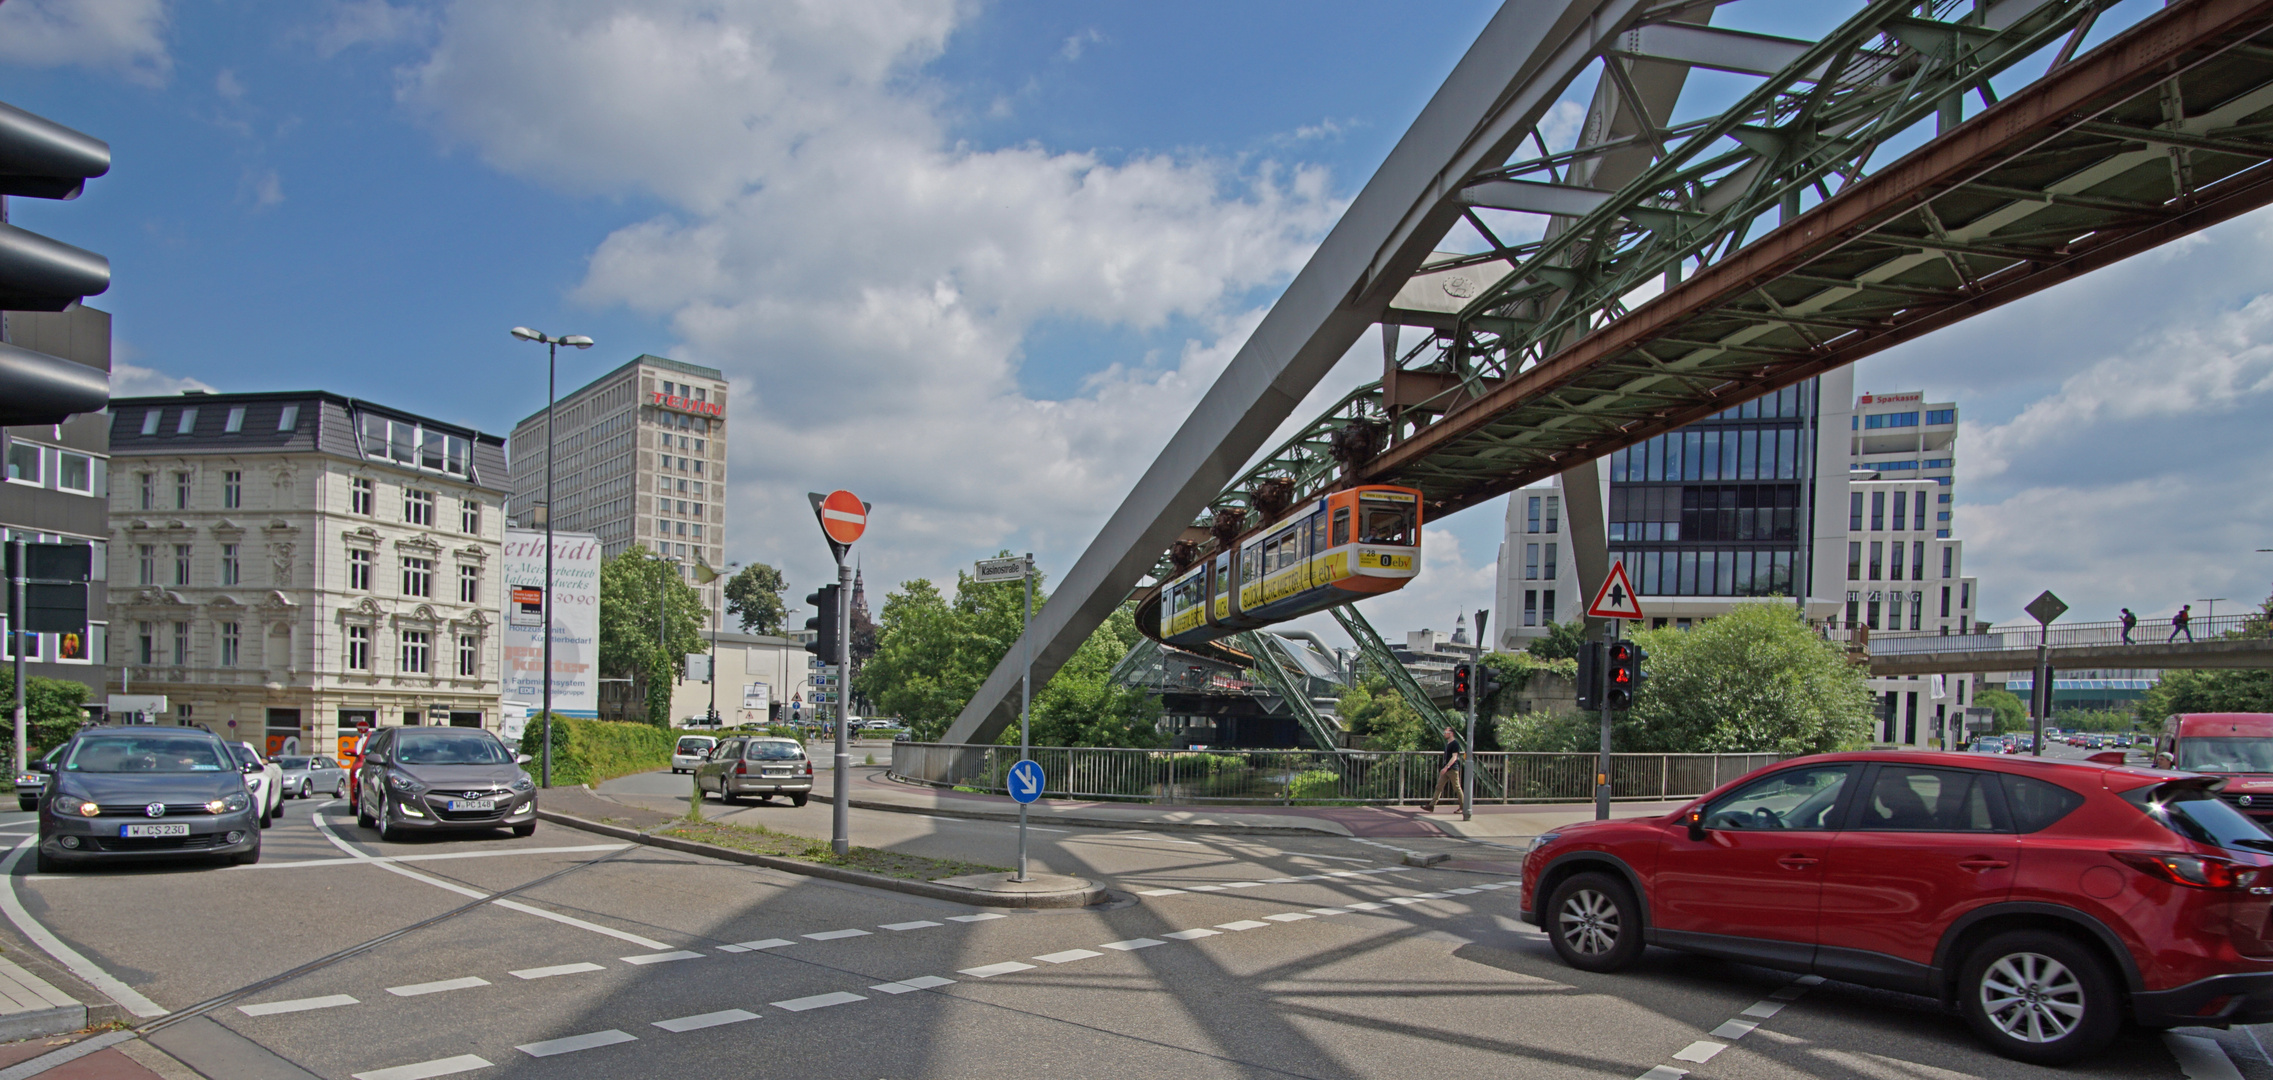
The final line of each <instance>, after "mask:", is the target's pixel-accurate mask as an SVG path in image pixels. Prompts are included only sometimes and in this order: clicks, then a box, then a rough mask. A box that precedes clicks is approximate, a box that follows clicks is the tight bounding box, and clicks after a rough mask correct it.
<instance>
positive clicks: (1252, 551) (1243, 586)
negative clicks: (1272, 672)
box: [1160, 486, 1421, 647]
mask: <svg viewBox="0 0 2273 1080" xmlns="http://www.w3.org/2000/svg"><path fill="white" fill-rule="evenodd" d="M1420 568H1421V493H1420V492H1418V491H1415V490H1413V489H1412V488H1405V487H1385V486H1372V487H1355V488H1350V489H1348V490H1345V491H1337V492H1334V493H1332V494H1330V495H1326V496H1324V497H1322V498H1318V499H1313V500H1311V501H1309V502H1306V503H1304V504H1302V505H1301V506H1300V507H1297V508H1296V509H1294V510H1293V511H1290V512H1289V513H1288V514H1287V515H1286V516H1285V517H1283V518H1280V519H1279V520H1277V521H1275V522H1272V523H1271V524H1269V525H1267V526H1265V527H1263V528H1261V529H1257V530H1255V531H1254V532H1252V533H1249V534H1247V535H1246V536H1244V537H1241V538H1240V539H1239V541H1238V542H1237V543H1236V544H1235V545H1233V546H1232V548H1231V549H1230V550H1226V551H1219V552H1216V553H1214V554H1212V555H1210V556H1209V557H1208V558H1206V559H1205V560H1202V561H1201V562H1199V563H1197V564H1195V565H1193V566H1192V567H1190V568H1189V569H1186V570H1184V571H1183V572H1182V573H1179V574H1177V575H1176V576H1175V577H1172V578H1170V579H1168V582H1167V583H1166V584H1165V585H1163V586H1161V590H1160V640H1161V641H1164V642H1167V643H1168V644H1170V645H1182V646H1186V647H1190V646H1195V645H1200V644H1203V643H1206V642H1209V641H1214V640H1215V639H1217V638H1221V637H1228V636H1230V635H1232V634H1236V633H1239V632H1240V631H1243V630H1254V629H1256V628H1258V627H1263V626H1268V625H1270V624H1272V623H1276V622H1283V621H1285V620H1287V619H1292V618H1295V617H1296V616H1300V615H1308V614H1310V613H1311V612H1314V611H1324V610H1325V609H1327V608H1330V607H1333V606H1335V605H1337V604H1346V603H1349V602H1350V601H1352V600H1359V599H1363V598H1365V597H1368V596H1375V595H1379V594H1381V593H1385V592H1395V591H1397V590H1398V589H1402V588H1404V587H1405V583H1406V582H1408V581H1411V580H1412V579H1413V575H1414V574H1416V573H1419V572H1420Z"/></svg>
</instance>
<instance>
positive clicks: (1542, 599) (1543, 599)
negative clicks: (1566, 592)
mask: <svg viewBox="0 0 2273 1080" xmlns="http://www.w3.org/2000/svg"><path fill="white" fill-rule="evenodd" d="M1539 617H1540V618H1542V619H1545V620H1547V625H1549V626H1553V625H1554V624H1555V590H1553V589H1548V590H1546V591H1544V592H1541V593H1540V594H1539Z"/></svg>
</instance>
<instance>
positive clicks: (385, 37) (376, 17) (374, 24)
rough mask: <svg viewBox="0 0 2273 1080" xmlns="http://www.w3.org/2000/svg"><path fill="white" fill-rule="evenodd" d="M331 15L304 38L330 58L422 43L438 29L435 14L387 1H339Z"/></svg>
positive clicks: (307, 32)
mask: <svg viewBox="0 0 2273 1080" xmlns="http://www.w3.org/2000/svg"><path fill="white" fill-rule="evenodd" d="M327 14H328V15H329V18H327V19H326V20H325V21H324V22H323V23H322V24H321V25H320V26H317V27H314V28H312V29H311V30H308V31H306V32H304V33H303V35H302V36H304V37H306V38H308V39H309V40H311V41H312V42H313V43H314V44H315V47H316V52H317V54H318V55H320V56H324V57H327V58H328V57H332V56H337V55H339V54H340V53H341V52H343V51H345V50H347V49H350V48H353V47H355V46H357V45H391V44H395V43H397V42H403V41H416V40H420V39H422V38H425V37H426V36H427V35H428V34H430V33H432V31H433V29H434V14H433V12H431V11H428V10H426V9H424V8H419V7H413V6H411V5H408V4H404V5H399V6H398V5H395V4H390V3H388V2H387V0H339V2H337V3H334V4H332V6H331V10H330V11H329V12H328V13H327Z"/></svg>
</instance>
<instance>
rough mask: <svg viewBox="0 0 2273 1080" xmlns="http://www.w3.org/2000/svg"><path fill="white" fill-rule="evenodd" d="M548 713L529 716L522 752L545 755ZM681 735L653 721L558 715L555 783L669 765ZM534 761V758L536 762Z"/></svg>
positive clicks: (592, 781)
mask: <svg viewBox="0 0 2273 1080" xmlns="http://www.w3.org/2000/svg"><path fill="white" fill-rule="evenodd" d="M544 730H545V725H544V717H542V716H534V717H530V718H529V726H528V728H527V730H525V731H523V732H522V734H521V752H522V753H524V754H527V755H529V756H530V757H533V758H537V759H539V760H542V759H543V755H544ZM677 742H678V734H677V733H676V732H672V731H668V730H666V729H663V728H659V727H656V726H654V725H652V724H636V723H617V722H612V721H607V720H584V719H579V718H576V717H572V716H555V717H553V721H552V782H553V784H554V786H556V787H557V786H560V785H565V784H596V783H599V782H600V781H602V780H611V779H614V778H616V777H618V776H628V775H630V774H632V773H638V772H650V771H652V770H655V769H667V768H670V766H671V747H672V746H673V745H674V744H676V743H677ZM531 764H535V762H531Z"/></svg>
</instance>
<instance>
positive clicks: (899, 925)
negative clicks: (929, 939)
mask: <svg viewBox="0 0 2273 1080" xmlns="http://www.w3.org/2000/svg"><path fill="white" fill-rule="evenodd" d="M938 925H940V924H938V923H935V922H932V921H931V920H930V919H917V920H916V921H914V922H888V923H885V924H884V929H886V930H921V929H923V928H924V927H926V926H938Z"/></svg>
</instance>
